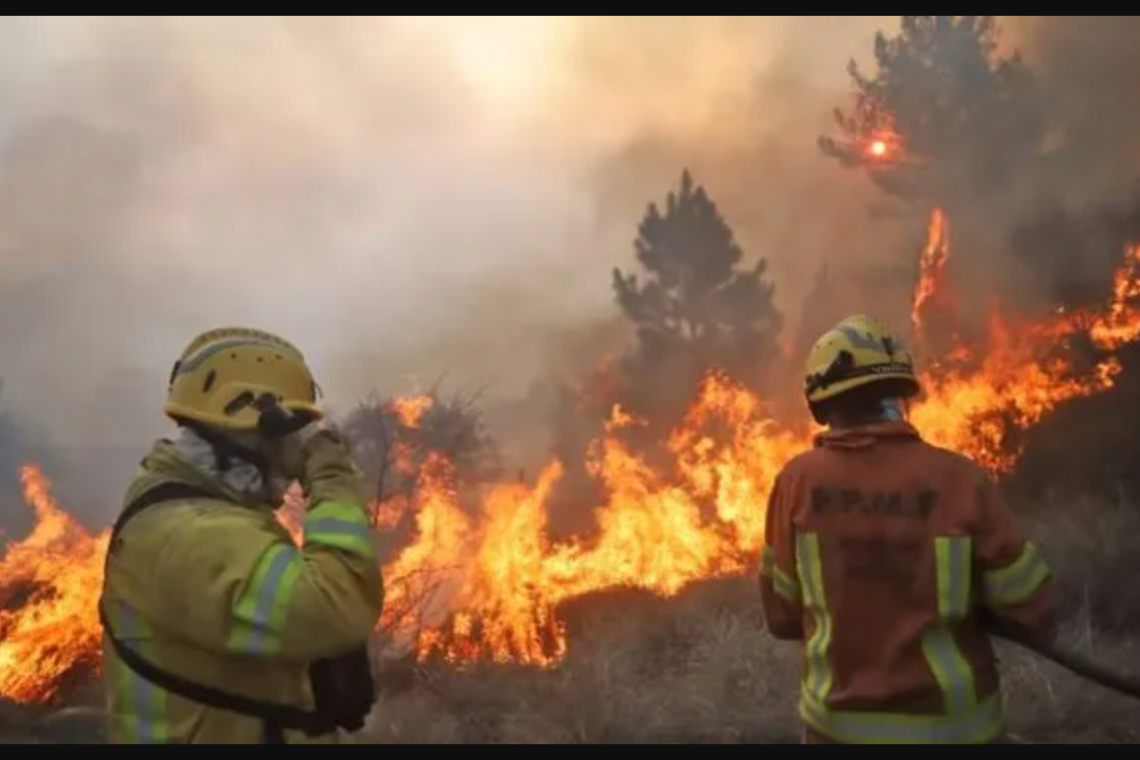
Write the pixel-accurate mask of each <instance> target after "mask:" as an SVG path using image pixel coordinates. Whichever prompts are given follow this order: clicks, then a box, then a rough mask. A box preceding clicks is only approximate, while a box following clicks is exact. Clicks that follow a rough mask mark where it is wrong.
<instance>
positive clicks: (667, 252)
mask: <svg viewBox="0 0 1140 760" xmlns="http://www.w3.org/2000/svg"><path fill="white" fill-rule="evenodd" d="M634 246H635V250H636V257H637V262H638V264H639V265H640V269H641V272H640V274H638V273H631V274H627V273H624V272H622V271H621V270H620V269H615V270H614V291H615V293H616V297H617V302H618V305H619V306H620V308H621V310H622V312H623V313H624V314H625V316H626V317H627V318H628V319H629V320H630V321H631V322H632V323H633V324H634V325H635V326H636V328H637V337H638V347H637V350H636V352H635V353H634V355H633V356H631V357H630V358H629V360H628V361H627V362H626V370H627V372H628V377H627V380H628V381H629V382H632V383H634V385H635V387H634V389H633V390H634V391H635V393H634V398H639V399H641V400H643V401H644V400H646V398H645V395H644V394H645V393H646V392H649V393H651V394H652V393H653V392H654V391H662V392H664V393H665V395H664V396H662V395H661V394H660V393H658V394H656V395H657V396H658V398H657V399H656V402H666V403H667V402H668V401H670V400H672V399H673V398H684V397H685V396H687V395H689V394H691V393H692V390H693V387H694V385H695V383H696V382H697V381H699V379H700V376H701V375H703V374H704V372H705V371H707V370H708V369H710V368H712V367H718V368H720V369H723V370H725V371H727V372H729V373H730V374H732V375H734V376H736V377H737V378H738V379H740V380H742V381H745V382H751V383H752V384H756V383H757V382H758V381H759V379H760V377H761V375H762V373H763V372H764V371H765V370H766V369H767V366H766V365H767V363H768V362H769V360H770V359H771V358H772V357H773V356H774V355H775V354H776V352H777V351H778V337H779V333H780V326H781V321H782V320H781V315H780V313H779V311H778V310H777V308H776V305H775V302H774V298H773V296H774V290H775V288H774V286H773V285H772V284H771V283H770V282H769V281H768V279H767V276H766V275H767V262H766V261H765V260H763V259H761V260H759V261H758V262H756V263H755V264H753V265H751V266H745V265H744V263H743V261H744V252H743V251H742V250H741V248H740V246H739V245H738V244H737V242H736V240H735V236H734V235H733V232H732V229H731V228H730V227H729V225H728V223H727V222H725V220H724V219H723V217H722V216H721V214H720V212H719V210H718V209H717V207H716V204H715V203H714V202H713V201H712V200H711V199H710V198H709V197H708V195H707V193H706V192H705V190H704V189H703V188H702V187H700V186H698V185H695V184H694V183H693V179H692V176H691V175H690V174H689V172H688V171H685V172H684V173H683V174H682V176H681V185H680V189H679V190H678V191H677V192H674V193H670V194H669V196H668V198H667V200H666V203H665V208H664V209H663V210H662V209H661V208H659V207H658V206H657V205H656V204H650V206H649V210H648V211H647V213H646V215H645V217H644V219H643V220H642V222H641V224H640V226H639V228H638V237H637V239H636V241H635V243H634ZM643 381H644V382H643ZM650 386H652V387H650ZM656 402H649V403H648V404H642V405H643V406H645V405H648V406H649V407H651V409H652V410H653V411H658V410H660V409H659V408H658V407H659V406H660V404H659V403H656ZM661 411H663V410H661Z"/></svg>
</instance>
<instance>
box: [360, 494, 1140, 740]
mask: <svg viewBox="0 0 1140 760" xmlns="http://www.w3.org/2000/svg"><path fill="white" fill-rule="evenodd" d="M1030 527H1031V529H1032V530H1033V532H1034V534H1035V535H1036V536H1037V538H1038V540H1039V543H1040V544H1041V546H1042V549H1043V551H1044V552H1045V553H1046V555H1047V556H1048V557H1049V559H1050V560H1051V561H1052V562H1053V564H1054V566H1055V568H1056V571H1057V574H1058V576H1059V577H1060V579H1061V585H1062V594H1061V607H1062V611H1063V615H1064V617H1065V620H1066V626H1065V631H1064V641H1065V642H1066V645H1067V646H1070V647H1073V648H1075V649H1077V650H1078V651H1082V652H1085V653H1087V654H1089V655H1090V656H1091V657H1092V658H1093V659H1095V660H1096V661H1098V662H1101V663H1104V664H1106V665H1108V666H1110V667H1118V668H1119V669H1120V670H1121V671H1122V672H1128V671H1134V672H1136V673H1137V675H1138V676H1140V637H1137V636H1136V631H1137V628H1136V625H1135V624H1136V622H1137V621H1140V593H1137V592H1136V590H1135V587H1134V586H1133V585H1132V582H1131V580H1132V579H1133V578H1140V552H1137V551H1136V550H1135V548H1134V547H1136V546H1138V544H1137V542H1138V541H1140V530H1138V529H1140V514H1138V513H1137V512H1136V511H1135V509H1134V507H1131V506H1130V505H1125V504H1116V505H1104V504H1093V503H1084V504H1079V505H1076V506H1063V505H1056V506H1051V507H1049V508H1048V509H1047V510H1044V511H1042V512H1041V513H1040V514H1039V515H1038V516H1037V517H1036V518H1035V519H1034V520H1033V521H1032V523H1031V525H1030ZM563 614H564V617H565V618H566V619H567V620H568V623H569V626H570V629H571V634H572V646H571V651H570V653H569V655H568V657H567V659H566V660H565V661H564V662H563V663H562V664H561V665H559V666H558V667H556V668H554V669H552V670H548V671H542V670H537V669H531V668H523V667H517V666H479V667H470V668H462V669H457V668H454V667H451V666H447V665H443V664H429V665H423V666H419V667H418V668H416V669H415V677H414V678H413V679H411V681H410V682H409V683H407V684H404V686H405V688H402V689H399V690H393V693H388V694H386V695H384V696H383V697H382V698H381V701H380V703H379V705H378V706H377V710H376V714H375V716H374V719H373V721H372V725H371V727H370V729H369V730H368V732H367V734H366V735H364V736H362V737H361V739H362V740H363V741H366V742H376V743H401V744H427V743H440V744H461V743H462V744H561V743H583V744H606V743H609V744H632V743H707V744H736V743H786V742H794V741H796V738H797V735H798V733H799V726H798V721H797V719H796V716H795V695H796V692H797V687H798V670H799V662H800V658H799V656H798V652H797V649H796V647H795V646H793V645H786V644H780V643H778V642H775V641H773V640H772V639H771V638H770V637H769V636H768V635H767V634H766V633H765V632H764V630H763V623H762V616H761V615H760V611H759V600H758V593H757V591H756V588H755V585H754V584H753V583H752V582H751V581H747V580H742V579H735V580H728V581H716V582H710V583H705V584H700V585H698V586H695V587H694V588H692V589H690V590H689V591H687V592H686V593H685V594H683V595H682V596H681V597H680V598H679V599H674V600H668V601H667V600H659V599H655V598H653V597H651V596H649V595H646V594H640V593H638V592H631V591H620V592H614V593H610V594H602V595H598V596H595V597H591V598H588V599H584V600H580V601H578V602H576V603H575V604H573V605H570V606H568V607H567V608H566V609H565V610H564V611H563ZM999 656H1000V657H1001V660H1002V672H1003V674H1004V676H1005V688H1006V701H1007V709H1008V714H1009V723H1010V732H1011V734H1012V735H1013V736H1014V737H1015V739H1016V740H1018V741H1024V742H1033V743H1128V742H1135V741H1140V703H1137V702H1135V701H1132V700H1129V699H1126V698H1124V697H1120V696H1117V695H1115V694H1112V693H1111V692H1108V691H1106V690H1104V689H1101V688H1100V687H1097V686H1094V685H1091V684H1088V683H1087V682H1084V681H1082V680H1081V679H1079V678H1077V677H1076V676H1073V675H1071V674H1069V673H1067V672H1065V671H1063V670H1062V669H1061V668H1059V667H1057V666H1055V665H1053V664H1052V663H1048V662H1045V661H1043V660H1042V659H1040V658H1039V657H1037V656H1036V655H1032V654H1030V653H1027V652H1024V651H1022V650H1019V649H1017V648H1015V647H1012V646H1008V645H1005V644H1000V645H999Z"/></svg>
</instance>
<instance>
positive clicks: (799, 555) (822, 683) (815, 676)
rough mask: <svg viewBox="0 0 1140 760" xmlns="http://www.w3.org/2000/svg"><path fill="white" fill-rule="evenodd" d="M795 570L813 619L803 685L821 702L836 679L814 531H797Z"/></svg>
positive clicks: (829, 622) (821, 569)
mask: <svg viewBox="0 0 1140 760" xmlns="http://www.w3.org/2000/svg"><path fill="white" fill-rule="evenodd" d="M796 572H797V574H798V575H799V581H800V586H801V588H802V589H803V596H804V605H805V607H806V608H807V610H808V611H810V612H811V615H812V619H813V620H814V622H815V625H814V630H813V631H812V634H811V638H809V639H808V642H807V676H806V678H805V679H804V688H805V689H806V690H807V692H808V693H809V694H810V695H811V696H812V698H813V699H815V700H817V701H818V702H819V703H820V704H824V703H825V701H826V700H827V696H828V694H830V693H831V687H832V685H833V684H834V682H835V676H834V673H833V672H832V669H831V659H830V658H831V652H830V649H831V635H832V620H831V612H830V610H829V609H828V606H827V592H826V589H825V588H824V583H823V557H822V556H821V553H820V550H819V536H817V535H815V534H814V533H797V534H796Z"/></svg>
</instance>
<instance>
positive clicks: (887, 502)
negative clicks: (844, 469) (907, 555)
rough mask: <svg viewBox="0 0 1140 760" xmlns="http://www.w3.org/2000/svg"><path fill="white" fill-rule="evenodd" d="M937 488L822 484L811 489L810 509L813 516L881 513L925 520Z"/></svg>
mask: <svg viewBox="0 0 1140 760" xmlns="http://www.w3.org/2000/svg"><path fill="white" fill-rule="evenodd" d="M938 501H939V497H938V492H937V491H933V490H930V489H918V490H915V491H910V492H907V491H862V490H860V489H858V488H825V487H822V486H817V487H815V488H813V489H812V491H811V511H812V514H813V515H814V516H816V517H825V516H828V515H832V514H841V515H860V514H862V515H868V516H870V515H877V516H878V515H881V516H883V517H891V518H898V519H907V520H926V519H928V518H929V517H930V515H931V514H932V513H933V512H934V510H935V508H936V507H937V506H938Z"/></svg>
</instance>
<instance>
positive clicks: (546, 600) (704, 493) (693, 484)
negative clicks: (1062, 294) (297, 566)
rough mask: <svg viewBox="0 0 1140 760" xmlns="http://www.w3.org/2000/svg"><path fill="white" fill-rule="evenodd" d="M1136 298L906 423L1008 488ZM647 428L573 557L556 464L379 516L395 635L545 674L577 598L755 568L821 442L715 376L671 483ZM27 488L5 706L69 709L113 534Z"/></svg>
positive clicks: (605, 460) (984, 362)
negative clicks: (390, 542) (791, 489)
mask: <svg viewBox="0 0 1140 760" xmlns="http://www.w3.org/2000/svg"><path fill="white" fill-rule="evenodd" d="M948 233H949V228H948V222H947V220H946V219H945V217H944V216H943V215H942V214H941V212H936V213H935V214H934V217H933V218H932V220H931V228H930V236H929V237H930V240H929V244H928V246H927V247H926V249H925V250H924V252H923V255H922V258H921V270H922V274H921V277H920V282H919V285H918V288H917V290H916V293H915V300H914V305H915V308H914V325H913V327H914V334H915V338H916V341H917V342H918V346H917V347H918V348H919V349H920V350H921V349H922V347H923V345H924V341H925V340H926V332H927V330H926V318H927V316H928V315H930V314H931V313H933V312H935V311H939V310H941V311H942V312H945V311H946V309H948V308H950V307H951V306H952V303H950V301H951V300H952V299H948V298H946V297H944V296H945V293H946V290H945V286H944V272H945V268H946V262H947V260H948V259H949V257H950V253H951V252H950V245H949V234H948ZM1138 296H1140V247H1137V248H1135V249H1130V250H1128V251H1127V255H1126V258H1125V260H1124V262H1123V264H1122V266H1121V268H1120V270H1119V272H1118V274H1117V278H1116V286H1115V290H1114V293H1113V294H1112V297H1111V299H1110V300H1109V302H1108V303H1107V305H1105V306H1104V307H1103V308H1101V309H1098V310H1087V311H1082V312H1079V313H1058V314H1055V315H1053V316H1052V317H1050V318H1048V319H1046V320H1036V321H1029V320H1026V319H1020V318H1015V317H1011V316H1008V315H1005V314H1003V313H1002V312H1001V311H999V310H998V309H996V308H995V309H994V311H993V313H992V315H991V317H990V320H989V330H988V339H987V343H986V345H984V346H980V347H979V346H977V345H975V346H974V347H970V346H967V345H966V343H965V341H963V340H961V339H960V338H958V337H956V336H955V337H953V338H952V340H953V341H954V343H955V345H954V346H953V347H952V348H951V350H950V351H949V352H948V353H947V352H946V351H943V352H941V356H943V357H945V358H944V359H942V360H941V361H939V362H937V363H927V364H926V365H925V367H924V370H923V375H924V382H925V388H926V395H925V397H924V398H923V399H922V400H921V401H920V402H919V403H917V404H916V405H915V407H914V408H913V409H912V420H913V422H914V423H915V424H916V425H917V427H918V428H919V429H920V430H921V431H922V432H923V434H924V435H925V436H926V438H927V439H928V440H930V441H932V442H934V443H936V444H939V445H941V446H945V447H947V448H950V449H953V450H956V451H959V452H961V453H964V454H967V455H969V456H971V457H973V458H975V459H976V460H977V461H978V462H980V463H981V464H983V465H984V466H985V467H987V468H988V469H989V470H990V471H991V472H993V473H995V474H1001V473H1003V472H1006V471H1008V470H1009V469H1010V468H1011V467H1012V465H1013V464H1014V463H1015V461H1016V459H1017V457H1018V454H1019V451H1018V449H1017V447H1016V444H1014V443H1011V442H1010V440H1009V437H1008V435H1007V431H1008V427H1007V426H1008V425H1013V426H1015V427H1017V428H1025V427H1028V426H1031V425H1033V424H1034V423H1036V422H1037V421H1039V420H1040V419H1041V418H1042V417H1043V416H1044V415H1046V414H1047V413H1048V412H1049V411H1050V410H1051V409H1054V408H1055V407H1057V406H1058V405H1059V404H1062V403H1064V402H1065V401H1067V400H1069V399H1072V398H1075V397H1079V396H1086V395H1090V394H1094V393H1098V392H1101V391H1104V390H1105V389H1107V388H1109V387H1110V386H1111V385H1112V384H1113V382H1114V379H1115V378H1116V376H1117V375H1118V373H1119V372H1120V365H1119V363H1118V361H1117V360H1116V359H1115V358H1114V357H1113V354H1112V352H1113V351H1114V350H1115V349H1117V348H1119V347H1120V346H1121V345H1123V344H1125V343H1128V342H1131V341H1134V340H1136V339H1137V337H1140V306H1138V305H1137V297H1138ZM1075 338H1081V339H1082V340H1086V341H1089V342H1091V343H1092V344H1093V345H1095V346H1096V347H1098V348H1100V349H1101V350H1102V351H1103V352H1104V354H1105V356H1106V357H1107V358H1105V359H1103V360H1102V361H1100V363H1098V364H1095V365H1094V366H1091V367H1089V368H1086V369H1081V370H1080V371H1078V370H1077V369H1076V368H1075V367H1074V366H1073V364H1072V363H1071V362H1070V361H1067V360H1066V359H1065V358H1064V357H1063V356H1061V355H1060V354H1061V352H1060V351H1058V348H1059V347H1060V348H1064V347H1065V346H1066V345H1067V344H1068V342H1069V341H1070V340H1071V339H1075ZM428 405H429V400H427V399H423V398H415V399H408V400H404V401H402V402H400V403H399V405H398V412H399V414H400V416H401V420H402V422H404V423H405V424H408V425H415V424H416V423H417V421H418V420H419V419H420V417H421V416H422V415H423V414H424V412H425V411H427V409H428ZM636 424H638V423H637V421H636V420H633V419H630V418H629V417H628V416H627V415H626V414H624V413H623V412H622V411H621V410H620V409H617V410H615V411H614V413H613V415H612V417H611V419H610V421H609V424H608V426H607V429H606V432H605V434H603V435H602V436H601V437H600V438H599V440H597V441H596V442H595V443H594V445H593V447H592V448H591V450H590V458H589V462H588V464H589V468H590V472H591V473H592V474H593V475H594V476H595V477H596V478H597V479H598V480H599V481H600V482H601V483H602V484H603V485H604V486H605V489H606V493H607V494H608V498H607V500H606V502H605V503H604V504H603V505H601V506H600V507H599V509H598V510H597V530H596V531H595V532H594V533H593V534H591V535H590V536H589V537H585V538H582V539H581V540H578V541H571V542H561V543H556V542H552V541H551V540H550V539H549V538H548V535H547V530H546V505H547V503H548V497H549V495H550V493H551V490H552V488H553V487H554V486H555V484H556V483H557V482H558V480H559V477H560V476H561V474H562V466H561V464H559V463H557V462H555V463H551V464H550V465H549V466H548V467H546V468H545V470H543V471H542V472H541V473H540V474H539V476H538V478H537V480H536V482H535V483H534V484H533V485H523V484H503V485H499V486H496V487H494V488H491V489H489V490H488V491H487V492H486V493H485V494H484V495H483V498H482V502H481V510H480V511H479V512H478V513H477V514H474V513H472V511H471V510H470V509H467V510H465V509H463V508H461V506H460V499H459V495H458V494H456V493H455V492H454V491H453V490H452V488H451V487H450V486H449V483H450V480H449V478H448V474H449V467H450V464H449V462H448V461H446V460H445V459H443V458H441V457H438V456H435V457H432V458H430V459H429V460H428V462H427V464H426V466H425V467H423V468H422V470H421V472H420V474H419V476H418V477H419V487H418V489H417V492H416V495H415V497H414V500H413V502H412V503H411V504H400V503H392V504H382V505H377V507H378V509H377V520H378V524H379V525H382V526H392V525H395V524H397V522H398V520H399V518H400V516H401V514H402V513H403V512H404V510H406V509H411V510H413V513H414V522H415V531H414V534H413V537H412V539H411V540H410V542H409V543H408V544H407V545H406V546H405V547H404V548H403V549H402V550H401V551H399V552H398V553H397V554H396V555H395V557H394V559H392V561H390V562H389V563H388V564H387V565H386V566H385V568H384V572H385V577H386V579H387V582H388V586H389V598H388V601H387V606H388V609H387V611H386V612H385V616H384V620H383V621H382V627H383V628H384V630H385V631H386V632H392V631H395V632H396V633H397V634H398V635H402V636H403V637H404V638H405V639H406V640H407V641H408V642H410V645H411V646H413V647H414V648H415V651H416V653H417V654H418V655H419V656H421V657H428V656H433V655H434V656H442V657H445V658H447V659H450V660H452V661H456V662H468V661H472V660H476V659H489V660H493V661H500V662H502V661H514V662H521V663H527V664H532V665H538V666H547V665H551V664H553V663H556V662H557V661H558V660H559V659H560V658H561V657H562V656H563V655H564V653H565V651H566V648H567V637H566V632H565V630H564V629H563V627H562V625H561V624H560V622H559V620H558V617H557V615H556V612H557V610H558V607H559V605H560V604H562V603H564V602H566V601H567V600H570V599H574V598H577V597H580V596H582V595H585V594H587V593H591V592H595V591H599V590H603V589H610V588H615V587H622V586H626V587H637V588H642V589H648V590H651V591H653V592H656V593H659V594H661V595H664V596H668V595H672V594H675V593H676V592H678V591H679V590H680V589H682V588H683V587H684V586H685V585H687V584H689V583H692V582H693V581H697V580H700V579H705V578H710V577H715V576H721V575H726V574H732V573H739V572H742V571H744V570H746V569H749V568H750V566H751V564H752V563H753V562H754V561H755V558H756V555H757V554H758V550H759V547H760V544H761V541H762V538H763V519H764V509H763V507H764V504H765V503H766V498H767V495H768V492H769V490H770V488H771V486H772V481H773V479H774V477H775V475H776V473H777V472H778V471H779V469H780V466H781V465H782V464H783V463H784V462H786V461H787V460H788V459H789V458H790V457H792V456H794V455H795V454H797V453H798V452H800V451H802V450H804V449H805V448H807V447H808V446H809V445H810V437H811V433H812V431H811V429H810V427H809V426H808V425H807V424H806V423H805V424H803V425H802V426H798V427H797V426H789V425H786V424H781V423H780V422H778V421H777V420H776V419H775V417H774V416H773V415H772V413H771V411H770V410H769V409H768V408H767V406H766V404H765V403H764V402H763V401H762V400H761V399H759V398H757V397H756V396H754V395H752V394H750V393H749V392H747V391H745V390H743V389H742V388H740V387H738V386H737V385H735V384H733V383H732V382H731V381H729V380H728V379H726V378H725V377H723V376H721V375H718V374H715V373H714V374H712V375H710V376H709V378H708V380H707V381H706V382H705V384H704V386H703V388H702V390H701V393H700V395H699V397H698V398H697V399H696V400H695V402H694V403H693V404H692V407H691V409H690V411H689V413H688V415H687V416H686V418H685V419H684V421H683V422H682V423H681V424H680V425H678V426H677V428H676V430H675V431H674V433H673V434H672V436H671V437H670V438H669V440H668V451H669V452H670V453H671V456H672V458H673V460H674V465H675V466H674V467H672V468H667V469H665V470H662V469H655V468H654V467H652V466H650V465H649V464H648V463H647V462H646V461H644V460H643V459H641V458H639V457H638V456H637V455H635V453H634V452H632V451H631V450H630V449H628V448H627V447H626V446H625V445H623V444H622V443H621V440H620V437H619V436H617V435H615V433H616V431H618V430H619V429H620V428H622V427H625V426H629V425H636ZM666 473H668V474H666ZM22 478H23V484H24V491H25V497H26V500H27V502H28V504H29V505H30V506H31V507H32V509H33V510H34V511H35V513H36V517H37V521H38V522H37V525H36V528H35V529H34V531H33V532H32V534H31V535H30V536H28V537H27V538H25V539H24V540H22V541H18V542H14V543H11V544H10V545H9V546H8V547H7V549H6V551H5V553H4V554H3V556H2V559H0V696H4V697H7V698H10V699H14V700H18V701H24V702H40V701H46V700H49V699H51V698H53V697H54V696H55V695H56V694H57V693H58V691H59V689H60V688H61V685H62V683H63V682H64V679H65V676H66V675H67V674H68V673H69V672H71V671H73V670H74V669H76V668H77V667H81V666H85V665H90V664H94V663H97V661H98V660H97V658H98V654H99V647H100V643H101V642H100V631H99V623H98V619H97V615H96V608H95V605H96V600H97V598H98V594H99V589H100V583H101V575H102V560H103V556H104V553H105V551H106V548H107V534H106V533H102V534H99V535H97V536H92V535H90V534H89V533H88V532H86V531H85V530H84V529H83V528H81V527H80V526H79V525H78V524H77V523H76V522H75V521H74V520H73V519H72V518H71V517H70V516H69V515H68V514H67V513H66V512H65V511H64V510H62V509H61V508H60V507H59V506H58V505H57V504H56V503H55V502H54V501H53V500H52V499H51V497H50V495H49V493H48V483H47V481H46V479H45V478H44V476H43V474H42V473H41V472H40V471H39V470H38V469H36V468H35V467H34V466H28V467H26V468H24V470H23V473H22ZM298 509H300V505H298V504H297V503H296V502H294V503H293V504H291V505H290V506H289V507H288V508H287V509H286V510H284V511H283V519H284V520H285V521H286V523H287V524H291V525H292V526H293V530H294V533H295V535H299V528H298V527H297V525H298V520H297V516H298Z"/></svg>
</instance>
